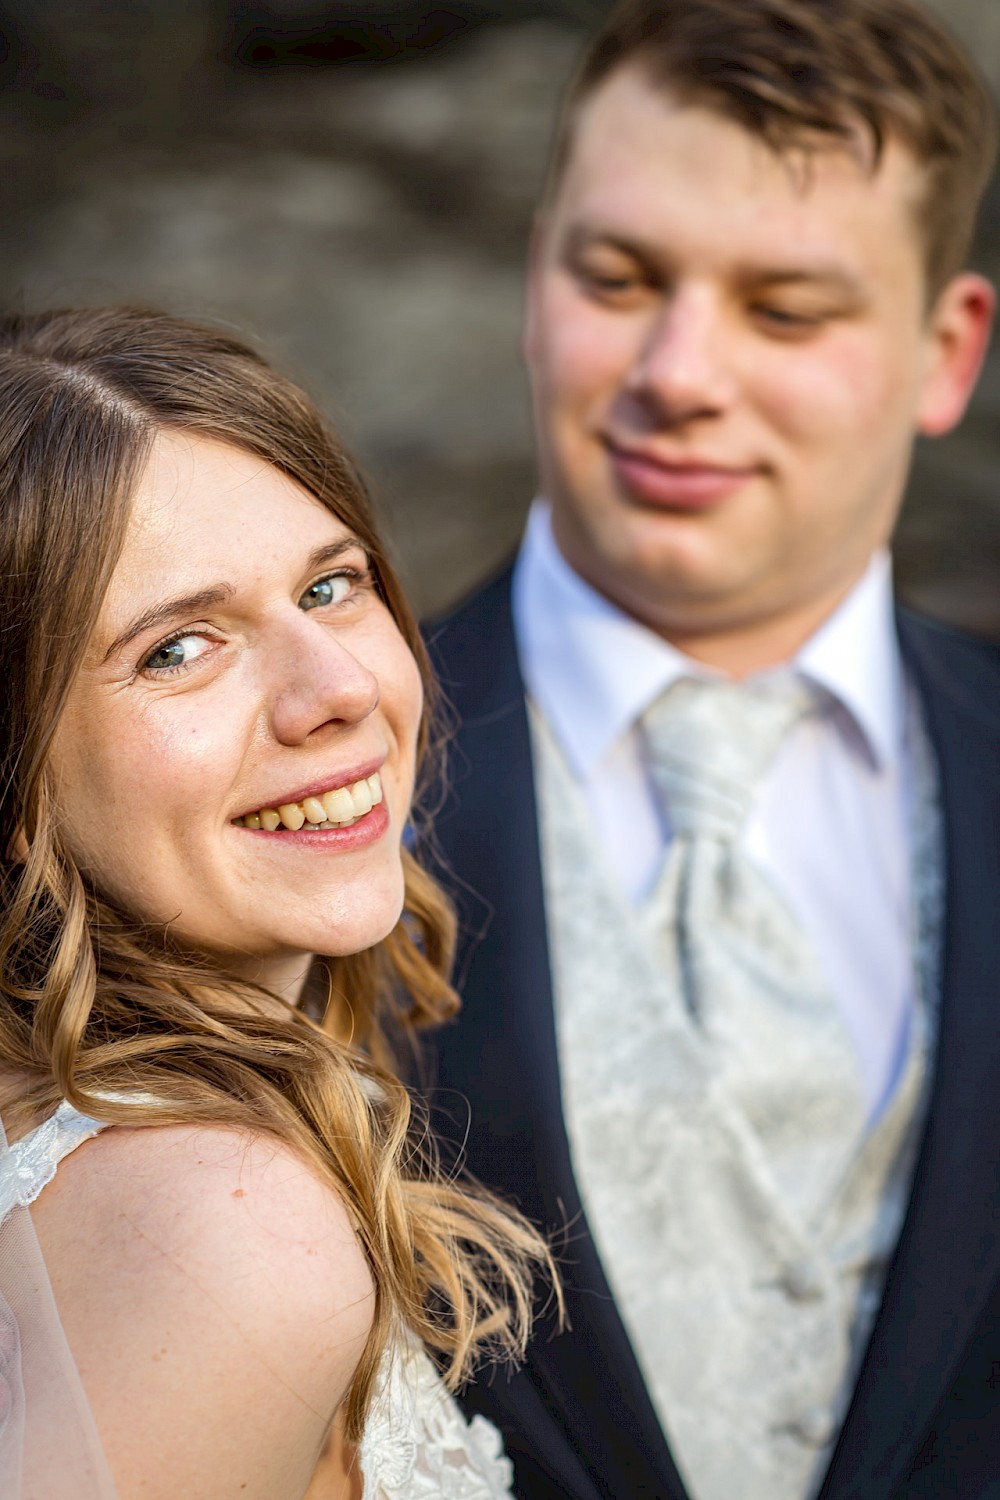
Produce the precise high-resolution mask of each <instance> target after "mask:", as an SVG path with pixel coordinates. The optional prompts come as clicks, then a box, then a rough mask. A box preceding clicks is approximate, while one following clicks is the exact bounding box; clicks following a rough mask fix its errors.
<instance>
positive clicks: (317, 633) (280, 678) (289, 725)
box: [268, 610, 379, 745]
mask: <svg viewBox="0 0 1000 1500" xmlns="http://www.w3.org/2000/svg"><path fill="white" fill-rule="evenodd" d="M295 614H296V615H297V616H298V619H295V618H291V619H289V620H287V621H285V622H283V623H282V626H281V632H280V639H278V640H276V641H275V642H274V643H273V645H272V648H271V650H270V652H269V662H268V686H269V700H270V718H271V729H272V732H273V734H274V736H275V738H276V739H277V740H278V741H279V742H280V743H281V744H283V745H299V744H302V743H304V742H305V741H306V740H307V739H308V738H309V736H310V735H312V734H314V733H315V732H316V731H317V730H320V729H323V728H325V727H326V726H327V725H341V726H344V727H348V726H351V725H356V724H359V723H361V721H362V720H364V719H366V718H367V717H368V715H369V714H370V713H372V711H373V710H374V709H375V708H376V706H377V704H378V701H379V682H378V678H377V676H376V675H375V672H374V671H373V670H372V668H371V666H369V665H368V664H367V663H366V662H365V661H364V660H362V659H361V657H360V656H359V655H358V654H357V648H356V646H355V650H353V651H352V650H351V646H350V644H349V642H348V639H347V637H346V635H345V634H341V633H338V632H337V631H336V630H335V629H333V628H332V627H330V626H328V625H324V624H322V623H321V622H320V621H318V620H317V619H315V617H314V616H313V612H312V611H305V610H296V611H295Z"/></svg>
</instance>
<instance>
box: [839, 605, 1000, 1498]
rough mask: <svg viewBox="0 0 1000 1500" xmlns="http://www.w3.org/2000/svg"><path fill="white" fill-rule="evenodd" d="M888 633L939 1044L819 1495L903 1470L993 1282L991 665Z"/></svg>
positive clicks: (949, 639)
mask: <svg viewBox="0 0 1000 1500" xmlns="http://www.w3.org/2000/svg"><path fill="white" fill-rule="evenodd" d="M900 635H901V638H902V642H903V647H904V653H905V656H906V659H907V662H908V665H909V667H910V670H911V671H912V673H913V675H914V678H915V680H916V683H917V687H918V689H919V692H920V695H921V698H922V701H923V705H924V709H925V713H926V716H927V724H928V729H929V731H930V735H931V739H932V742H933V745H934V749H935V753H936V756H937V761H938V767H939V771H940V776H941V787H942V796H943V801H944V821H945V840H946V911H945V943H944V970H943V975H942V1007H941V1029H940V1040H939V1046H938V1056H937V1062H936V1067H935V1074H934V1081H933V1084H932V1094H931V1103H930V1110H929V1115H928V1124H927V1127H926V1130H925V1137H924V1142H923V1146H922V1150H921V1155H920V1159H919V1162H918V1166H917V1171H916V1176H915V1180H914V1187H913V1193H912V1197H911V1201H910V1208H909V1212H908V1215H907V1219H906V1223H905V1225H904V1228H903V1233H902V1236H901V1238H900V1242H899V1247H898V1249H897V1252H896V1255H895V1257H894V1259H893V1263H892V1266H891V1269H890V1273H889V1277H888V1280H887V1284H886V1292H885V1296H884V1299H883V1304H882V1308H881V1310H880V1313H879V1317H878V1319H877V1321H876V1325H875V1328H874V1330H873V1333H872V1337H871V1340H870V1343H869V1347H868V1351H867V1354H866V1358H865V1361H864V1365H863V1367H862V1371H861V1377H860V1380H859V1382H858V1385H857V1388H856V1391H855V1396H854V1401H853V1404H852V1406H851V1410H850V1412H849V1415H848V1419H847V1422H846V1424H845V1426H844V1430H843V1432H842V1434H841V1439H840V1442H839V1444H838V1447H837V1451H836V1453H835V1456H834V1460H833V1463H832V1465H831V1468H830V1472H829V1474H828V1477H827V1481H826V1484H825V1486H824V1488H823V1491H822V1497H821V1500H847V1497H848V1496H849V1497H852V1500H854V1497H861V1496H864V1497H867V1496H883V1495H887V1494H892V1493H893V1492H894V1491H895V1489H896V1487H897V1486H898V1485H899V1484H900V1483H902V1482H903V1481H904V1480H905V1477H906V1475H907V1473H908V1471H909V1469H910V1466H911V1465H912V1462H913V1460H914V1458H915V1456H916V1453H917V1451H918V1448H919V1446H920V1444H921V1442H922V1441H923V1440H924V1439H925V1438H926V1436H927V1432H928V1428H929V1426H930V1424H931V1423H932V1419H933V1415H934V1412H935V1410H936V1408H937V1407H938V1406H939V1404H940V1403H941V1401H942V1400H943V1399H944V1397H945V1396H946V1395H947V1393H948V1390H949V1389H950V1385H951V1382H952V1379H953V1376H954V1374H955V1371H956V1368H957V1366H958V1364H959V1362H960V1360H961V1358H962V1354H963V1352H964V1348H965V1345H966V1343H967V1341H968V1339H969V1338H970V1336H971V1334H972V1331H973V1329H974V1327H975V1325H976V1321H977V1318H978V1317H979V1316H980V1314H981V1311H982V1307H983V1304H984V1302H985V1300H986V1298H987V1297H988V1295H989V1294H990V1291H991V1289H992V1288H993V1286H995V1284H996V1281H997V1278H998V1276H1000V1243H998V1240H997V1235H996V1210H995V1204H994V1195H995V1193H996V1160H995V1142H996V1141H997V1139H1000V1102H998V1098H997V1092H996V1078H997V1076H998V1072H1000V1046H998V1028H997V1024H996V1007H997V984H998V980H997V976H998V973H1000V951H998V943H997V937H996V934H997V924H998V918H997V911H998V907H1000V775H998V767H1000V715H998V708H997V703H998V689H1000V672H998V670H997V666H996V658H995V656H993V655H991V654H990V652H989V648H985V647H984V648H983V649H982V653H981V654H979V653H978V652H977V651H976V648H971V649H970V646H969V644H968V643H967V642H964V641H961V640H960V639H959V638H956V637H953V636H951V635H950V633H948V632H946V631H939V630H937V629H936V628H935V627H933V626H930V625H927V624H926V623H923V622H920V621H918V620H916V619H913V618H909V617H906V616H902V617H901V619H900Z"/></svg>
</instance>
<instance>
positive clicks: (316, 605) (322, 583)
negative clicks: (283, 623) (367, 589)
mask: <svg viewBox="0 0 1000 1500" xmlns="http://www.w3.org/2000/svg"><path fill="white" fill-rule="evenodd" d="M356 582H357V575H356V574H354V573H347V572H344V573H331V574H330V575H329V577H327V578H317V580H316V582H315V583H313V584H310V585H309V587H308V588H307V589H306V591H305V593H304V594H303V595H302V598H301V599H300V600H299V608H300V609H322V608H323V606H324V605H326V604H342V603H343V601H344V600H345V599H346V598H347V596H348V595H349V594H350V592H351V590H352V588H353V587H354V585H355V583H356Z"/></svg>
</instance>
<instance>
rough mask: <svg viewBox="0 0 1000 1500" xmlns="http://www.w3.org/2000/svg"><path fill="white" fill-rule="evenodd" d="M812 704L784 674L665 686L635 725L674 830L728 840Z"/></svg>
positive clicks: (807, 692)
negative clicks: (640, 731)
mask: <svg viewBox="0 0 1000 1500" xmlns="http://www.w3.org/2000/svg"><path fill="white" fill-rule="evenodd" d="M812 703H813V697H812V693H811V691H810V688H809V687H808V685H807V684H806V683H805V682H803V681H802V680H801V679H799V678H796V677H791V676H782V677H778V678H767V679H765V680H763V681H760V682H749V683H747V682H739V683H738V682H715V681H708V680H706V679H702V678H697V679H696V678H690V677H684V678H681V679H680V680H679V681H677V682H675V683H673V684H672V686H671V687H669V688H668V689H667V691H666V692H665V693H663V694H662V695H661V696H660V697H659V698H657V699H656V701H655V702H654V703H652V704H651V705H650V707H649V708H648V709H647V710H646V712H645V713H644V714H643V716H642V727H643V732H644V734H645V736H646V743H647V748H648V752H649V765H650V770H651V772H652V775H653V780H654V782H655V785H656V788H657V790H658V792H659V794H660V796H661V797H662V798H663V801H664V804H665V806H666V810H667V812H668V813H669V815H670V821H671V823H672V825H673V829H674V832H675V833H678V834H707V835H710V836H712V837H715V838H719V839H735V838H736V837H737V836H738V835H739V832H740V830H741V828H742V827H743V824H744V823H745V822H746V819H747V815H748V813H749V811H750V808H751V805H752V802H753V798H754V794H755V792H756V789H757V787H758V785H759V783H760V781H761V779H762V777H763V776H764V775H765V773H766V772H767V770H768V767H769V766H770V764H771V762H772V760H773V759H774V757H775V755H776V754H777V752H778V747H779V746H780V744H781V742H782V740H783V739H784V737H785V735H786V734H788V732H789V730H790V729H791V728H792V726H793V725H794V724H796V723H797V722H798V721H799V720H800V719H802V718H803V717H804V716H805V715H806V714H807V713H808V712H809V709H810V708H811V706H812Z"/></svg>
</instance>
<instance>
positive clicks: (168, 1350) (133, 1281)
mask: <svg viewBox="0 0 1000 1500" xmlns="http://www.w3.org/2000/svg"><path fill="white" fill-rule="evenodd" d="M33 1217H34V1219H35V1223H36V1227H37V1230H38V1235H39V1239H40V1241H41V1244H42V1249H43V1251H44V1253H45V1258H46V1262H47V1265H48V1267H49V1272H50V1275H51V1277H52V1282H53V1286H54V1289H55V1293H56V1300H57V1303H58V1305H59V1310H60V1313H61V1315H62V1317H63V1321H64V1323H65V1326H66V1331H67V1335H68V1337H69V1340H70V1344H71V1347H72V1349H73V1352H74V1354H75V1356H76V1358H77V1362H78V1364H79V1366H80V1370H81V1374H82V1376H83V1379H84V1384H85V1386H86V1388H87V1392H88V1395H89V1396H90V1398H91V1401H92V1402H93V1405H94V1409H95V1414H96V1415H97V1419H98V1426H99V1428H100V1430H101V1432H102V1436H103V1437H104V1439H105V1442H106V1444H107V1447H108V1451H109V1457H110V1459H111V1461H112V1467H113V1468H114V1469H115V1470H116V1478H117V1479H118V1480H119V1484H120V1487H121V1490H122V1494H123V1497H127V1496H128V1495H129V1494H130V1493H131V1490H130V1487H129V1486H130V1485H131V1486H132V1488H134V1489H135V1492H136V1493H140V1492H141V1493H142V1495H143V1496H144V1497H145V1496H147V1495H148V1496H150V1497H151V1500H152V1497H156V1496H159V1495H160V1494H161V1493H162V1494H163V1495H164V1496H167V1495H171V1496H173V1495H176V1494H178V1493H183V1494H185V1495H186V1496H190V1497H191V1500H195V1497H200V1496H202V1495H204V1496H205V1497H206V1500H207V1497H209V1496H211V1497H212V1500H221V1497H223V1496H226V1495H228V1494H229V1493H230V1489H231V1491H232V1493H233V1494H234V1495H236V1494H239V1495H240V1496H242V1497H245V1500H254V1497H257V1496H260V1497H262V1500H263V1497H266V1500H272V1497H274V1500H278V1497H280V1500H284V1497H285V1496H286V1495H287V1496H289V1497H292V1496H296V1495H301V1494H303V1493H304V1491H305V1487H306V1485H307V1484H308V1479H309V1476H310V1474H311V1473H312V1469H313V1467H314V1465H315V1462H316V1458H317V1454H318V1451H319V1448H320V1447H321V1446H322V1441H323V1438H324V1436H325V1433H326V1430H327V1428H328V1426H329V1423H330V1421H331V1419H332V1417H333V1415H334V1413H335V1412H336V1410H337V1408H338V1406H339V1405H340V1404H341V1402H342V1400H343V1397H344V1395H345V1393H346V1391H347V1389H348V1386H349V1384H350V1380H351V1377H352V1375H353V1372H354V1369H355V1367H356V1364H357V1360H358V1357H359V1355H360V1353H361V1350H362V1348H363V1346H364V1342H365V1339H366V1337H367V1334H368V1330H369V1327H370V1323H371V1315H372V1305H373V1289H372V1281H371V1276H370V1272H369V1269H368V1265H367V1261H366V1259H365V1256H364V1254H363V1251H362V1250H361V1247H360V1245H359V1243H358V1240H357V1237H356V1235H355V1233H354V1230H353V1227H352V1225H351V1222H350V1218H349V1215H348V1213H347V1211H346V1209H345V1207H344V1204H343V1202H342V1201H341V1199H340V1198H339V1196H338V1195H337V1193H336V1192H335V1191H334V1190H333V1189H332V1188H331V1187H329V1186H328V1185H327V1184H326V1183H324V1182H323V1181H322V1180H321V1179H320V1177H319V1176H318V1174H317V1173H316V1172H315V1171H314V1169H313V1168H312V1167H311V1166H310V1165H309V1164H308V1163H307V1162H305V1161H304V1160H302V1159H301V1158H300V1157H299V1156H298V1155H297V1154H296V1153H295V1152H294V1151H293V1150H291V1149H290V1148H289V1147H287V1146H285V1145H284V1144H283V1143H281V1142H279V1141H276V1140H274V1139H272V1138H270V1137H264V1136H259V1135H257V1136H254V1135H247V1134H242V1133H240V1132H238V1131H235V1130H231V1129H225V1128H219V1127H208V1128H206V1127H196V1128H193V1127H182V1126H169V1127H150V1128H147V1129H124V1128H121V1127H116V1128H112V1129H109V1130H106V1131H104V1132H103V1133H102V1134H101V1135H100V1136H98V1137H97V1138H96V1139H95V1140H93V1141H90V1142H88V1143H87V1144H86V1145H84V1146H82V1147H80V1148H79V1149H78V1150H77V1151H76V1152H74V1153H73V1154H72V1155H71V1156H70V1157H68V1158H67V1160H66V1161H65V1162H64V1163H63V1164H62V1165H61V1166H60V1168H59V1170H58V1172H57V1173H56V1177H55V1180H54V1181H53V1182H52V1183H51V1184H50V1186H49V1187H48V1188H47V1189H46V1190H45V1192H44V1193H43V1194H42V1196H41V1198H40V1199H39V1200H38V1203H37V1204H36V1206H35V1208H34V1210H33ZM168 1433H169V1434H170V1444H169V1446H170V1452H171V1460H170V1463H169V1464H168V1465H167V1469H166V1471H164V1470H163V1466H162V1465H160V1472H157V1473H153V1474H150V1473H148V1472H147V1466H148V1465H149V1463H150V1457H149V1455H150V1454H153V1453H158V1452H160V1453H162V1451H163V1442H164V1441H165V1438H166V1434H168ZM184 1433H186V1434H187V1436H188V1438H189V1442H188V1443H187V1444H184V1443H181V1442H178V1438H179V1437H180V1436H181V1434H184ZM231 1481H237V1482H232V1483H231ZM157 1484H160V1485H161V1486H162V1489H157V1488H156V1487H155V1486H156V1485H157ZM151 1486H152V1487H151ZM241 1486H242V1487H241Z"/></svg>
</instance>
